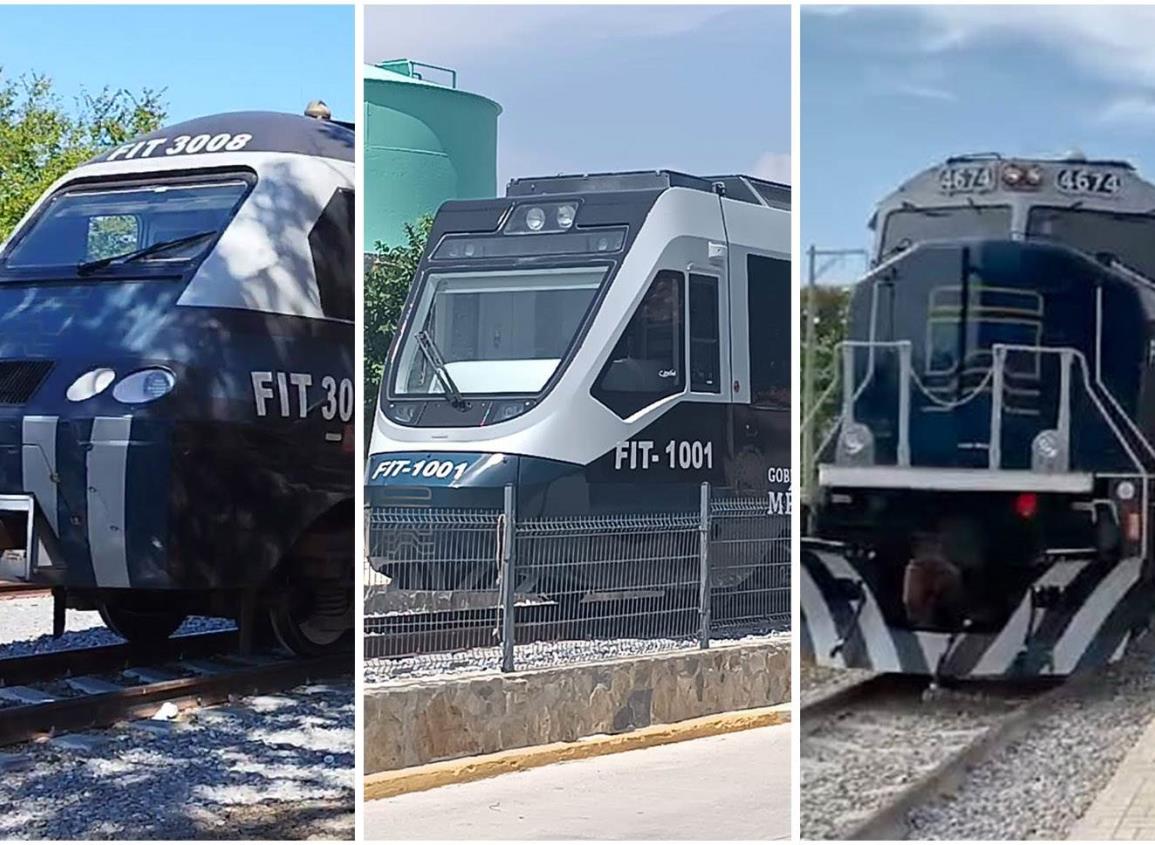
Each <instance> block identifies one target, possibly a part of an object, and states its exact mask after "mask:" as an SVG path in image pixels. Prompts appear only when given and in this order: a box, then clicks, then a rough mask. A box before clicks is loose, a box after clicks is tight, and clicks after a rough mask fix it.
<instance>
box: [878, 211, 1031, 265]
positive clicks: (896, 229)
mask: <svg viewBox="0 0 1155 845" xmlns="http://www.w3.org/2000/svg"><path fill="white" fill-rule="evenodd" d="M1010 233H1011V209H1010V206H1006V205H973V206H971V205H964V206H960V207H956V208H917V209H916V208H909V209H903V210H901V211H892V212H891V213H890V215H889V216H888V217H887V218H886V228H885V229H884V230H883V235H882V250H881V252H880V253H879V256H878V257H879V260H880V261H881V260H885V259H886V258H889V257H890V256H891V255H892V254H893V253H895V252H901V251H902V250H904V249H907V248H908V247H911V246H913V245H914V244H916V243H920V242H921V241H933V240H943V239H945V238H997V237H1009V236H1010Z"/></svg>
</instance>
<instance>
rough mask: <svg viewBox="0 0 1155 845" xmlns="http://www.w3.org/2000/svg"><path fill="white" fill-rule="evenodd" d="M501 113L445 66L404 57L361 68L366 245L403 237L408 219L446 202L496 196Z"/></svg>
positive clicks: (411, 220) (370, 248)
mask: <svg viewBox="0 0 1155 845" xmlns="http://www.w3.org/2000/svg"><path fill="white" fill-rule="evenodd" d="M426 77H435V78H437V79H444V83H439V82H437V81H433V80H432V79H427V78H426ZM500 114H501V106H500V105H498V104H497V103H495V102H494V101H493V100H490V99H488V98H486V97H482V96H479V95H477V94H471V93H469V92H468V91H462V90H461V89H459V88H458V87H457V73H456V71H453V70H450V69H448V68H439V67H437V66H435V65H426V64H421V63H419V62H414V61H411V60H409V59H398V60H396V61H389V62H382V63H381V64H379V65H367V66H366V67H365V120H364V125H365V161H364V165H363V166H364V173H365V248H366V250H369V251H371V250H373V248H374V246H375V244H376V243H377V241H382V242H384V243H386V244H397V243H401V242H402V241H403V240H404V238H405V228H404V227H405V224H406V223H412V222H413V221H414V220H416V219H417V218H418V217H420V216H421V215H422V214H432V213H433V212H435V211H436V210H437V208H438V207H439V206H440V205H441V203H443V202H445V201H446V200H449V199H474V198H479V197H493V196H496V195H497V117H498V115H500Z"/></svg>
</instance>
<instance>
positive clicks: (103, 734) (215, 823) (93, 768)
mask: <svg viewBox="0 0 1155 845" xmlns="http://www.w3.org/2000/svg"><path fill="white" fill-rule="evenodd" d="M353 701H354V691H353V683H352V681H351V680H349V679H345V680H341V681H338V682H333V683H327V684H314V685H310V686H305V687H300V688H298V689H295V690H292V691H289V692H284V693H277V694H272V695H263V696H253V697H249V698H244V699H240V700H238V701H237V702H234V703H232V704H230V705H228V706H222V707H209V708H203V709H200V710H193V711H186V712H185V713H183V714H182V715H181V717H180V720H179V721H176V722H155V721H151V720H141V721H137V722H129V723H125V724H122V725H119V726H116V727H114V728H109V729H105V730H94V731H88V732H85V733H83V734H75V735H66V736H64V737H59V738H56V739H54V740H50V741H47V742H42V743H35V744H33V743H28V744H24V745H20V746H13V747H9V748H5V749H3V750H2V753H0V807H2V808H4V811H3V812H2V813H0V839H58V840H69V839H118V840H127V839H173V840H186V839H301V838H325V839H351V838H352V836H353V832H354V830H353V800H354V799H353V796H354V792H353V762H354V748H355V745H354V743H355V737H354V704H353Z"/></svg>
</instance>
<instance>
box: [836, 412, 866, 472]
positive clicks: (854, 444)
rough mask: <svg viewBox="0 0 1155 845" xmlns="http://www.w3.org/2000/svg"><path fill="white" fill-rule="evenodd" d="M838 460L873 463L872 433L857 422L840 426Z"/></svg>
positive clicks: (848, 462)
mask: <svg viewBox="0 0 1155 845" xmlns="http://www.w3.org/2000/svg"><path fill="white" fill-rule="evenodd" d="M838 462H839V463H843V464H854V465H857V466H869V465H870V464H873V463H874V435H873V434H871V433H870V429H869V428H867V427H866V426H865V425H863V424H862V423H859V422H852V423H849V424H848V425H844V426H843V427H842V433H841V434H839V435H838Z"/></svg>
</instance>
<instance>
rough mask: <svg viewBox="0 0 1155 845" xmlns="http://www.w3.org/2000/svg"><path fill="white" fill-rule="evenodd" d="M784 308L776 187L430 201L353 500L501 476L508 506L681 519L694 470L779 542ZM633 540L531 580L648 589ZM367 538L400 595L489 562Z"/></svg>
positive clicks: (465, 502)
mask: <svg viewBox="0 0 1155 845" xmlns="http://www.w3.org/2000/svg"><path fill="white" fill-rule="evenodd" d="M789 314H790V189H789V188H788V187H786V186H782V185H777V184H772V183H769V182H765V181H762V180H759V179H755V178H753V177H747V176H722V177H706V178H699V177H694V176H688V175H685V174H681V173H675V172H670V171H658V172H628V173H608V174H593V175H584V176H552V177H545V178H525V179H516V180H514V181H513V182H511V183H510V185H509V189H508V191H507V194H506V196H505V197H498V198H495V199H486V200H470V201H455V202H448V203H446V204H445V205H443V206H442V207H441V209H440V210H439V212H438V213H437V216H436V218H435V219H434V222H433V230H432V234H431V236H430V239H429V243H428V247H427V249H426V251H425V254H424V256H423V257H422V259H421V264H420V266H419V268H418V271H417V274H416V277H415V278H414V281H413V286H412V288H411V291H410V294H409V299H408V301H407V303H406V305H405V310H404V314H403V318H402V321H401V325H400V327H399V330H398V332H397V336H396V338H395V339H394V343H393V346H392V348H391V350H390V353H389V357H388V360H387V362H386V366H385V375H384V380H383V382H382V385H381V395H380V402H379V406H378V411H377V414H376V419H375V423H374V426H373V435H372V440H371V443H370V458H369V466H368V478H367V489H366V498H367V504H368V505H369V506H370V507H374V508H389V507H399V506H402V507H415V508H430V507H432V508H450V509H461V508H465V509H468V508H498V509H500V508H501V507H502V500H503V489H504V488H505V487H506V486H507V485H512V486H513V488H514V490H515V494H516V500H515V506H516V509H517V513H518V514H519V515H520V516H521V517H523V518H529V519H533V518H539V517H552V516H581V517H585V516H605V515H613V514H625V513H630V514H636V513H654V512H671V511H686V510H688V511H693V512H697V509H698V506H699V490H700V485H701V483H702V482H704V481H708V482H711V483H712V484H714V485H716V486H718V487H728V488H731V489H733V490H737V491H739V492H741V493H744V494H747V495H757V496H768V501H769V502H770V506H769V509H770V510H771V511H772V512H773V514H774V516H775V517H776V519H777V521H778V524H779V528H780V530H781V532H782V536H783V537H786V536H788V532H789V512H790V502H791V499H790V395H791V391H790V344H791V332H790V322H789ZM371 539H372V538H371ZM642 544H644V540H643V542H642V543H639V546H638V550H633V549H631V548H623V549H621V550H620V553H618V554H616V555H615V556H614V559H615V560H620V561H621V564H620V566H609V567H598V568H596V570H595V569H594V568H593V567H584V568H579V567H572V568H567V567H566V566H565V565H563V564H561V563H559V565H557V566H554V567H552V569H551V573H550V578H551V579H553V580H555V581H557V582H559V583H554V584H548V585H542V586H543V589H544V590H545V591H546V592H550V591H551V590H553V591H558V592H564V591H566V590H573V589H604V590H615V589H619V590H625V589H628V588H629V587H630V586H631V585H636V584H646V583H649V584H654V583H669V579H671V578H673V577H674V575H673V573H672V572H671V566H672V564H671V563H670V562H669V561H665V560H652V559H649V560H647V559H644V557H645V554H646V553H645V552H644V551H641V545H642ZM430 548H431V549H432V547H430ZM371 551H373V564H374V566H375V567H377V568H378V569H379V570H380V571H381V572H383V573H385V574H386V575H387V576H389V577H390V578H392V579H393V581H394V583H396V584H397V585H398V586H401V587H403V588H407V589H465V588H485V587H487V586H488V585H490V584H491V583H492V580H493V577H494V575H495V570H494V567H493V565H492V562H489V561H476V560H474V561H468V560H462V561H460V562H458V563H453V562H450V563H451V565H449V566H446V565H445V564H446V562H445V561H443V560H438V559H435V555H434V554H433V552H432V551H431V552H430V556H429V560H428V561H427V564H428V565H425V564H424V563H422V561H421V559H420V558H421V555H420V554H417V553H416V552H415V551H414V550H413V549H409V550H407V551H406V552H405V554H403V555H400V556H394V555H393V553H392V551H390V550H389V549H387V548H385V547H384V546H382V547H381V548H377V549H374V550H371ZM639 555H640V556H641V557H639ZM402 558H404V561H402ZM631 562H632V563H631ZM651 570H654V571H651ZM716 574H718V573H716ZM695 578H696V576H695Z"/></svg>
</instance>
